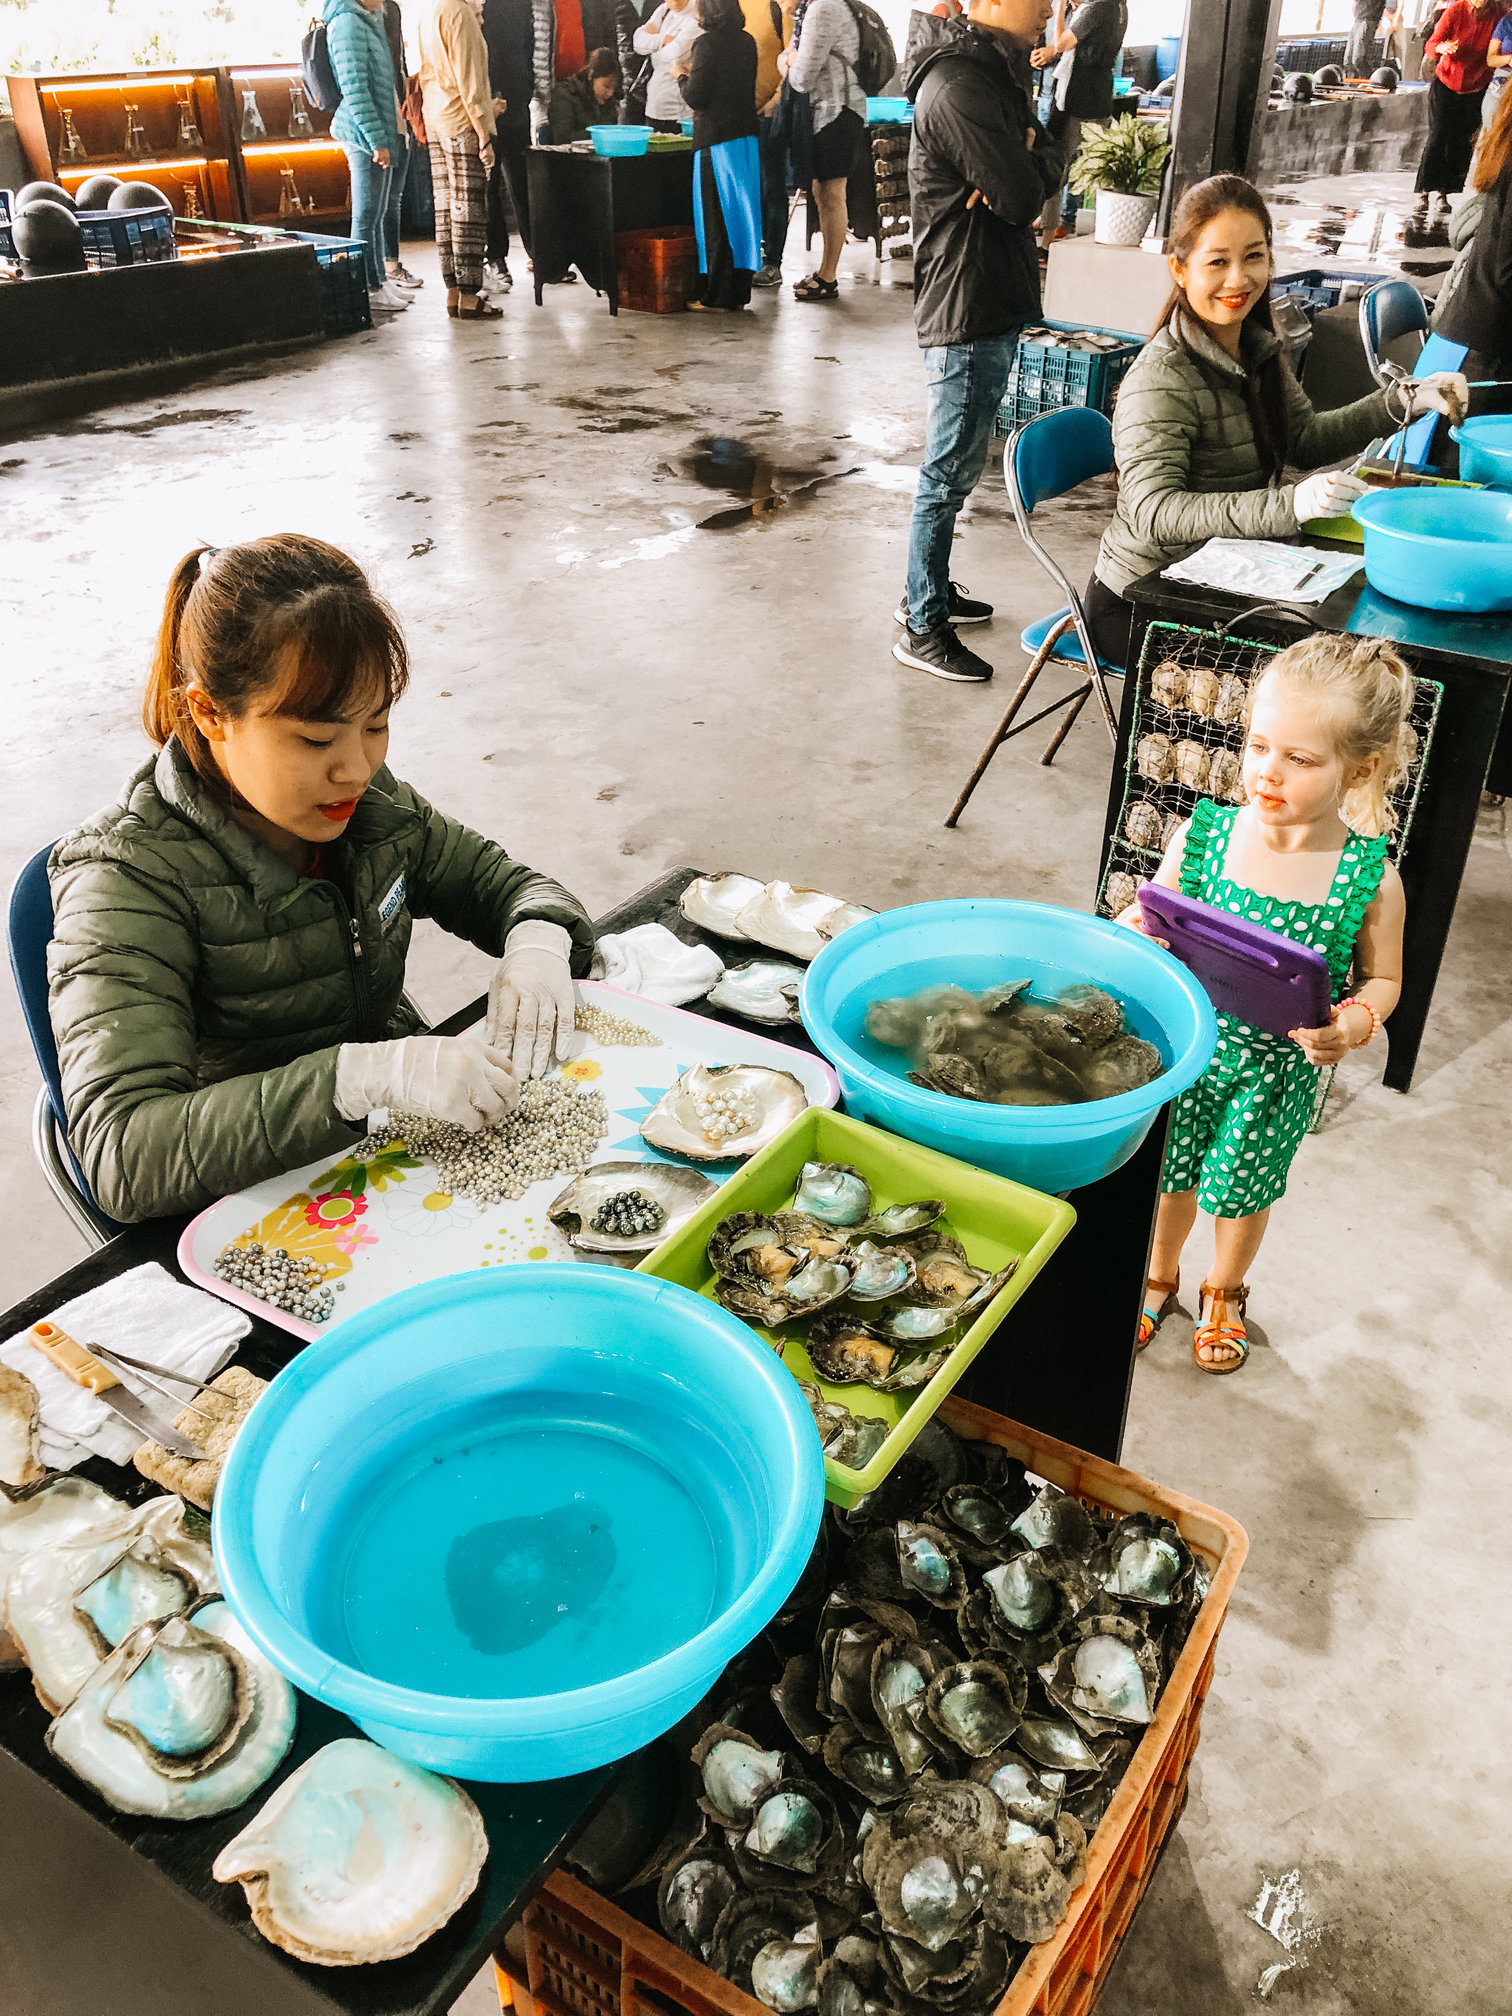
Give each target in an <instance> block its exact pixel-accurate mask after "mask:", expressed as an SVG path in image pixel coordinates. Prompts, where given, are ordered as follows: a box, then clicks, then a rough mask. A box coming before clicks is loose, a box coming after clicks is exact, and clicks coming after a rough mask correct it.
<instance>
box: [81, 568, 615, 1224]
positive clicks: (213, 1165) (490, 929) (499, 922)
mask: <svg viewBox="0 0 1512 2016" xmlns="http://www.w3.org/2000/svg"><path fill="white" fill-rule="evenodd" d="M408 678H409V661H408V654H407V652H406V649H405V644H404V639H403V637H402V636H401V634H400V631H399V627H398V624H397V622H396V621H395V618H394V616H393V613H392V612H391V611H390V610H389V609H388V608H387V607H386V606H385V604H384V603H383V602H381V601H380V600H379V598H378V597H377V596H376V595H375V594H374V592H373V590H372V588H371V587H370V586H369V584H368V582H367V580H366V578H365V577H364V575H363V573H362V570H361V569H360V568H359V567H358V566H357V564H356V563H355V561H352V560H350V559H348V557H347V556H346V555H345V554H344V553H340V552H338V551H337V550H336V548H335V547H333V546H328V545H326V544H325V543H324V542H323V541H321V540H318V539H310V538H305V537H303V536H301V535H299V534H295V533H282V534H278V535H275V536H273V537H271V538H267V539H255V540H251V541H248V542H247V543H246V544H244V545H240V546H231V547H226V548H224V549H219V550H218V549H216V548H215V547H209V546H207V547H202V548H198V549H196V550H195V551H194V552H192V553H189V554H187V555H186V556H185V558H184V559H183V560H182V561H181V562H180V563H179V565H178V567H177V569H176V570H175V572H174V576H173V580H172V582H171V584H170V586H169V590H168V598H167V605H166V608H165V610H164V615H163V623H162V629H161V632H160V634H159V638H158V646H157V652H156V656H155V659H154V663H153V669H152V674H151V677H150V680H149V682H148V688H147V694H146V701H145V705H144V710H143V714H144V721H145V725H146V727H147V731H148V734H149V735H150V736H151V737H152V739H153V741H154V742H155V743H156V744H157V745H158V754H157V756H156V757H155V759H154V760H153V761H151V762H149V763H147V764H145V765H144V766H143V767H142V768H141V769H140V770H139V771H137V773H136V774H135V776H133V777H132V778H131V779H130V780H129V782H128V783H127V786H126V789H125V791H124V792H123V794H122V796H121V798H120V800H119V801H118V803H116V804H114V805H112V806H110V807H109V808H108V809H107V810H106V811H104V812H102V813H100V814H98V815H97V816H96V817H95V818H93V819H91V820H89V821H88V822H87V823H86V824H85V825H83V826H80V827H79V828H77V830H76V831H74V832H73V833H70V834H69V835H68V836H67V838H66V839H64V840H61V841H60V842H59V843H58V845H57V847H56V848H54V850H53V854H52V858H51V861H50V863H49V877H50V881H51V885H52V896H53V909H54V924H53V938H52V943H51V945H50V946H49V948H48V955H47V956H48V977H49V982H50V1009H51V1015H52V1024H53V1030H54V1033H55V1035H56V1037H57V1042H58V1056H59V1061H60V1064H61V1068H62V1077H63V1100H64V1105H65V1108H66V1112H67V1122H68V1136H69V1141H70V1144H71V1146H72V1148H73V1151H74V1153H75V1155H76V1156H77V1157H78V1159H79V1163H80V1166H81V1167H82V1169H83V1171H84V1173H85V1176H86V1177H87V1178H88V1181H89V1184H90V1188H91V1189H92V1190H93V1192H94V1195H95V1198H96V1200H97V1201H98V1203H99V1204H100V1206H101V1208H102V1209H103V1210H105V1211H107V1212H108V1213H109V1214H110V1215H111V1217H113V1218H117V1219H120V1220H122V1221H123V1222H128V1223H129V1222H133V1221H135V1220H138V1219H143V1218H156V1217H164V1216H167V1215H168V1214H170V1213H172V1212H178V1211H185V1210H191V1209H197V1208H199V1207H201V1206H203V1205H205V1204H207V1203H209V1202H211V1201H213V1200H214V1199H215V1198H217V1197H220V1196H223V1195H225V1194H227V1193H228V1192H230V1191H233V1190H239V1189H242V1188H244V1187H245V1186H246V1185H247V1184H249V1183H256V1182H259V1181H261V1180H262V1179H263V1178H264V1177H267V1176H273V1175H277V1174H280V1173H282V1172H283V1171H284V1170H286V1169H291V1168H295V1167H297V1166H298V1165H299V1164H300V1163H302V1162H308V1161H312V1160H314V1159H315V1158H316V1157H318V1156H325V1155H329V1154H333V1153H336V1152H338V1151H339V1150H341V1149H343V1148H345V1147H347V1146H349V1145H350V1143H351V1142H352V1140H353V1139H354V1138H355V1136H356V1135H357V1134H358V1133H360V1132H361V1128H362V1123H363V1122H364V1121H365V1120H366V1117H367V1115H368V1114H369V1113H370V1112H371V1111H373V1110H375V1109H376V1108H379V1107H388V1106H392V1107H395V1108H397V1109H399V1110H402V1111H406V1112H416V1113H423V1114H427V1115H429V1116H431V1117H433V1118H436V1119H442V1120H451V1121H455V1122H457V1123H459V1124H460V1125H462V1126H464V1127H467V1128H469V1129H471V1130H473V1131H476V1130H477V1129H479V1128H481V1127H483V1126H484V1125H486V1124H488V1123H489V1122H491V1121H494V1120H497V1119H499V1118H501V1117H502V1116H503V1115H504V1114H505V1113H506V1112H508V1111H509V1110H510V1108H511V1107H513V1105H514V1104H515V1102H516V1100H517V1098H518V1096H519V1082H520V1079H521V1078H522V1077H525V1076H528V1075H530V1074H531V1073H536V1074H539V1073H540V1072H542V1071H544V1070H546V1069H547V1068H548V1066H549V1064H550V1061H551V1057H552V1054H553V1052H554V1051H555V1053H556V1054H558V1055H566V1054H569V1052H568V1046H569V1043H570V1039H571V1031H572V1028H573V1020H574V1000H573V989H572V975H573V974H574V973H577V974H583V973H586V972H587V970H588V965H589V962H590V961H591V959H592V956H593V929H592V926H591V925H590V924H589V922H588V919H587V917H586V915H585V914H584V912H583V909H582V906H581V905H580V904H579V903H578V902H577V901H576V900H575V898H573V897H572V896H569V895H568V893H567V891H566V890H565V889H562V888H559V887H558V885H557V884H556V883H555V882H552V881H549V880H548V879H547V878H546V877H545V876H543V875H538V874H536V873H535V872H534V870H532V869H530V868H527V867H525V866H524V865H523V864H522V863H520V862H518V861H514V860H511V859H510V857H509V855H507V854H506V853H505V852H504V849H503V848H502V847H500V846H498V845H496V844H495V843H494V842H493V841H491V840H485V839H484V838H483V837H482V835H481V834H478V833H474V832H471V831H469V829H468V828H467V827H465V826H463V825H460V824H459V823H458V822H457V821H456V820H454V819H448V818H447V817H446V816H445V815H444V814H443V813H441V812H438V811H436V810H435V809H434V807H432V806H431V805H428V804H427V803H426V801H425V800H424V799H423V798H422V797H421V796H420V794H419V793H418V792H417V791H415V790H414V789H412V788H411V786H409V785H408V784H403V783H401V782H400V781H399V780H398V779H397V778H396V777H394V776H393V775H392V773H391V772H390V771H389V770H388V769H387V767H386V765H385V757H386V754H387V751H388V738H389V709H390V707H391V706H392V705H393V703H394V702H395V701H396V700H397V699H398V698H399V697H400V696H401V695H402V693H403V692H404V689H405V686H406V684H407V682H408ZM416 917H433V918H435V919H436V921H437V922H438V923H439V924H441V925H442V926H443V927H444V928H445V929H446V930H448V931H452V932H454V933H455V934H456V935H457V936H458V937H460V938H466V939H468V940H470V941H471V942H472V943H473V944H474V945H477V946H479V947H480V948H481V949H482V950H484V951H486V952H490V953H492V954H493V955H494V956H495V957H497V958H498V959H499V962H500V963H499V965H498V967H497V969H496V971H495V974H494V977H493V980H492V983H491V984H490V987H489V1001H488V1016H487V1021H486V1023H485V1026H484V1031H483V1034H482V1035H481V1036H425V1035H421V1034H418V1033H417V1031H418V1029H419V1026H420V1024H419V1019H418V1017H417V1016H416V1015H415V1014H414V1012H413V1010H412V1009H410V1008H409V1006H408V1005H407V1004H406V1003H405V1001H404V1000H403V998H402V994H403V986H404V963H405V954H406V952H407V950H408V947H409V941H410V930H411V925H412V922H413V920H414V918H416Z"/></svg>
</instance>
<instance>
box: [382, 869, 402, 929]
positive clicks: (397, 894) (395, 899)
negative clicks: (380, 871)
mask: <svg viewBox="0 0 1512 2016" xmlns="http://www.w3.org/2000/svg"><path fill="white" fill-rule="evenodd" d="M403 907H404V877H403V876H402V875H396V876H395V877H394V886H393V887H392V888H391V889H390V890H389V892H388V894H387V896H385V897H384V899H383V901H382V902H381V903H380V904H379V905H378V922H379V923H380V924H381V925H382V926H383V928H384V930H385V931H387V929H388V928H389V926H390V925H391V924H392V923H393V921H394V919H395V918H396V917H397V916H398V915H399V912H400V910H401V909H402V908H403Z"/></svg>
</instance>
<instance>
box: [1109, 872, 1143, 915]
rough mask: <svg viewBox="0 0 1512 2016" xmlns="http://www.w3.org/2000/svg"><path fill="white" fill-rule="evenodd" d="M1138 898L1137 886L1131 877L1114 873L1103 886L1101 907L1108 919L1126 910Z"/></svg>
mask: <svg viewBox="0 0 1512 2016" xmlns="http://www.w3.org/2000/svg"><path fill="white" fill-rule="evenodd" d="M1138 896H1139V884H1138V883H1137V882H1136V881H1135V879H1134V877H1133V876H1132V875H1125V874H1122V873H1115V874H1112V875H1110V876H1109V877H1108V879H1107V881H1106V882H1105V883H1104V884H1103V906H1104V908H1105V909H1106V910H1107V913H1108V915H1109V916H1110V917H1117V916H1119V915H1120V914H1121V913H1122V912H1123V911H1125V910H1127V909H1128V907H1129V905H1130V904H1131V903H1133V902H1135V901H1136V900H1137V899H1138Z"/></svg>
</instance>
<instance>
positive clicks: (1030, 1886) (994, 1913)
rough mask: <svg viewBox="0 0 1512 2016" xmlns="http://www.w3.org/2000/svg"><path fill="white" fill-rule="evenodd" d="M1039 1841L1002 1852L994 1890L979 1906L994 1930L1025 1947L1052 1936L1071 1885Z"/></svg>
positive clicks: (1010, 1846)
mask: <svg viewBox="0 0 1512 2016" xmlns="http://www.w3.org/2000/svg"><path fill="white" fill-rule="evenodd" d="M1071 1824H1072V1825H1073V1826H1074V1825H1075V1822H1074V1821H1073V1822H1072V1823H1071ZM1041 1842H1042V1837H1039V1836H1036V1838H1035V1840H1034V1841H1033V1842H1025V1843H1022V1844H1018V1843H1015V1844H1011V1845H1009V1846H1006V1847H1004V1848H1003V1849H1002V1851H1001V1854H1000V1856H999V1861H998V1882H997V1887H996V1888H995V1889H994V1891H993V1893H992V1895H991V1896H990V1897H989V1898H988V1900H987V1902H986V1904H985V1906H984V1907H983V1916H984V1917H985V1918H986V1920H987V1922H988V1924H989V1925H991V1926H993V1927H994V1929H995V1930H997V1931H999V1932H1006V1933H1007V1935H1008V1937H1009V1938H1010V1939H1020V1940H1023V1941H1025V1942H1026V1943H1028V1944H1029V1945H1039V1944H1041V1943H1042V1942H1043V1941H1044V1940H1046V1939H1051V1938H1053V1937H1054V1936H1055V1929H1056V1927H1057V1926H1058V1925H1059V1924H1060V1922H1061V1920H1062V1918H1064V1917H1065V1915H1066V1908H1067V1906H1068V1905H1069V1904H1070V1902H1071V1884H1070V1882H1069V1880H1068V1879H1067V1878H1066V1876H1064V1875H1063V1874H1062V1872H1061V1871H1060V1870H1059V1869H1057V1868H1056V1866H1055V1863H1054V1861H1053V1860H1052V1858H1051V1856H1050V1854H1049V1853H1048V1852H1047V1850H1046V1848H1045V1847H1044V1846H1042V1845H1041Z"/></svg>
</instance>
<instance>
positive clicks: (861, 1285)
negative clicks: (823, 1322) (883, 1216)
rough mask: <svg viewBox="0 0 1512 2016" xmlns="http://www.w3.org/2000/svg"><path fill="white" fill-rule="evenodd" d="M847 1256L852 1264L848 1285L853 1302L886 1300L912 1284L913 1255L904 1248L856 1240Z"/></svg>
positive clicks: (867, 1240) (904, 1290) (866, 1240)
mask: <svg viewBox="0 0 1512 2016" xmlns="http://www.w3.org/2000/svg"><path fill="white" fill-rule="evenodd" d="M851 1259H852V1260H853V1261H854V1262H855V1265H856V1272H855V1277H854V1279H853V1280H852V1282H851V1288H850V1292H851V1300H852V1301H853V1302H886V1301H889V1300H890V1299H891V1298H892V1297H893V1296H894V1295H902V1294H906V1293H907V1291H908V1290H909V1289H910V1288H911V1287H912V1286H913V1283H914V1262H913V1255H912V1254H911V1253H909V1252H908V1251H907V1250H906V1248H904V1247H901V1246H874V1245H873V1244H872V1242H871V1240H870V1239H858V1240H857V1241H856V1243H855V1245H854V1246H852V1248H851Z"/></svg>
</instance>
